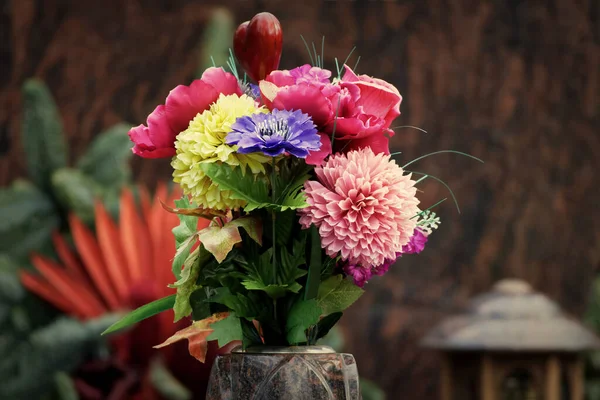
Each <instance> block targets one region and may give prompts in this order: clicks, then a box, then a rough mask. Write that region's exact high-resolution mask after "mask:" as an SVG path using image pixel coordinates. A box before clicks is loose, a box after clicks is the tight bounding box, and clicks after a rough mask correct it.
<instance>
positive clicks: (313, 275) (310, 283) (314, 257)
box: [304, 225, 322, 300]
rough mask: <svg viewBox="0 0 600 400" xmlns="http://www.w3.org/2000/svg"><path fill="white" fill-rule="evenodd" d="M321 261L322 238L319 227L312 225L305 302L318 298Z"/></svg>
mask: <svg viewBox="0 0 600 400" xmlns="http://www.w3.org/2000/svg"><path fill="white" fill-rule="evenodd" d="M321 261H322V250H321V237H320V236H319V230H318V229H317V227H316V226H314V225H312V226H311V227H310V265H309V266H308V279H306V289H305V292H304V299H305V300H310V299H314V298H315V297H317V293H318V292H319V285H320V283H321V269H322V262H321Z"/></svg>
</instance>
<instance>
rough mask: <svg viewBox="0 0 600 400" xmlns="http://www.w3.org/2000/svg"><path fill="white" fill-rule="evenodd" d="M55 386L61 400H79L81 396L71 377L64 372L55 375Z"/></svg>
mask: <svg viewBox="0 0 600 400" xmlns="http://www.w3.org/2000/svg"><path fill="white" fill-rule="evenodd" d="M54 384H55V387H56V392H57V395H58V398H59V399H60V400H79V394H78V393H77V389H76V388H75V383H74V382H73V379H71V377H70V376H69V375H67V374H66V373H64V372H57V373H55V374H54Z"/></svg>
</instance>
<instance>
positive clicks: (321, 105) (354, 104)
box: [259, 66, 402, 165]
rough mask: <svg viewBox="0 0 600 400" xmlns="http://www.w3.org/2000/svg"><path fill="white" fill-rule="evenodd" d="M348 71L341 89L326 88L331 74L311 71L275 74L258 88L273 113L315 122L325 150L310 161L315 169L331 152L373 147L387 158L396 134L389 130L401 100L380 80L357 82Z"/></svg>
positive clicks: (360, 78)
mask: <svg viewBox="0 0 600 400" xmlns="http://www.w3.org/2000/svg"><path fill="white" fill-rule="evenodd" d="M345 68H346V72H345V74H344V77H343V78H342V80H341V82H339V83H338V84H331V83H328V79H329V76H330V74H331V73H330V72H329V71H326V70H322V69H320V68H315V67H313V68H310V66H302V67H298V68H296V69H294V70H291V71H273V72H272V73H271V74H270V75H269V76H267V77H266V78H265V80H264V81H261V82H260V84H259V87H260V90H261V94H262V98H263V101H264V103H265V105H266V106H267V107H268V108H269V109H271V110H272V109H274V108H277V109H286V110H302V112H304V113H307V114H309V115H310V116H311V117H312V119H313V122H314V123H315V125H317V128H318V129H319V132H320V134H321V143H322V144H323V145H322V147H321V149H320V150H319V151H317V152H313V153H311V156H309V158H307V162H309V163H311V164H315V165H320V164H321V163H322V161H323V159H324V158H325V157H327V155H329V154H331V151H333V152H340V151H342V152H344V153H345V152H348V151H350V150H355V149H358V148H363V147H370V148H371V149H372V150H373V151H374V152H375V153H386V154H389V143H388V142H389V137H391V136H392V135H393V134H394V132H393V131H392V130H391V129H389V127H390V125H391V123H392V121H393V120H394V119H395V118H396V117H397V116H398V115H400V103H401V101H402V96H401V95H400V93H399V92H398V89H396V88H395V87H394V86H393V85H391V84H389V83H387V82H385V81H383V80H381V79H376V78H371V77H368V76H366V75H360V76H357V75H356V74H355V73H354V72H353V71H352V69H350V68H349V67H348V66H345ZM338 105H339V109H338ZM336 116H337V118H336ZM334 131H335V138H334V143H333V146H332V144H331V136H332V133H333V132H334Z"/></svg>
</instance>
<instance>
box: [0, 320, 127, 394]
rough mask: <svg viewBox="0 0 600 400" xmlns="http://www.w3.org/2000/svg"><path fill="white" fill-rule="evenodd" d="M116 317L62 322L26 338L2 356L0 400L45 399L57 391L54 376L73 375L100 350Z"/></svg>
mask: <svg viewBox="0 0 600 400" xmlns="http://www.w3.org/2000/svg"><path fill="white" fill-rule="evenodd" d="M115 319H116V316H115V315H107V316H104V317H102V318H99V319H94V320H91V321H88V322H85V323H82V322H80V321H77V320H74V319H68V318H62V317H61V318H59V319H57V320H54V321H53V322H51V323H50V324H49V325H46V326H44V327H43V328H41V329H38V330H35V331H34V332H32V333H31V334H29V335H23V334H21V336H24V337H20V338H19V340H17V341H16V342H14V343H13V344H12V346H11V347H10V348H9V349H8V352H4V353H3V354H1V355H0V379H1V380H2V381H1V383H0V399H15V400H18V399H23V400H25V399H42V398H44V397H43V396H45V395H46V394H48V393H50V392H52V391H53V389H54V387H55V381H54V377H55V375H54V374H55V373H56V372H59V371H64V372H65V373H71V372H72V371H74V370H75V368H77V367H78V366H79V365H81V363H82V362H83V361H84V360H85V359H86V358H87V357H89V356H91V355H92V354H94V353H96V354H97V351H98V350H99V348H100V346H101V345H103V343H104V342H105V341H106V339H105V338H103V337H101V336H100V333H101V332H102V331H103V330H105V329H106V328H107V327H108V326H109V325H110V324H111V323H113V322H115Z"/></svg>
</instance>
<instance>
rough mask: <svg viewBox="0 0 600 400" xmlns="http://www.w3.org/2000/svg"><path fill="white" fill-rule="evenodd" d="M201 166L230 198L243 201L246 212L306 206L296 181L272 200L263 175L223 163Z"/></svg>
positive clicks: (282, 209) (293, 208)
mask: <svg viewBox="0 0 600 400" xmlns="http://www.w3.org/2000/svg"><path fill="white" fill-rule="evenodd" d="M201 168H202V170H203V171H204V173H205V174H206V175H207V176H208V177H209V178H210V179H211V180H212V181H213V182H215V183H216V184H217V185H219V187H220V188H221V189H222V190H229V191H231V197H232V198H234V199H238V200H243V201H245V202H246V203H247V204H246V206H245V207H244V211H246V212H250V211H253V210H256V209H259V208H268V209H272V210H279V211H285V210H295V209H298V208H304V207H306V206H307V204H306V198H305V195H304V193H303V192H302V191H300V190H299V188H298V185H297V181H292V182H290V186H289V188H287V189H285V190H283V191H282V192H281V193H279V194H277V193H276V194H275V199H277V200H276V201H275V202H273V201H272V199H271V196H270V195H269V184H268V182H267V180H266V179H265V178H264V177H255V176H254V175H253V174H246V173H244V172H243V171H242V169H241V168H240V167H235V168H231V167H230V166H228V165H225V164H222V165H218V164H216V163H211V164H202V165H201ZM276 176H277V175H276ZM303 177H304V176H303ZM276 179H282V178H276ZM305 180H306V179H305ZM302 183H304V182H302ZM300 187H301V186H300Z"/></svg>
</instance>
